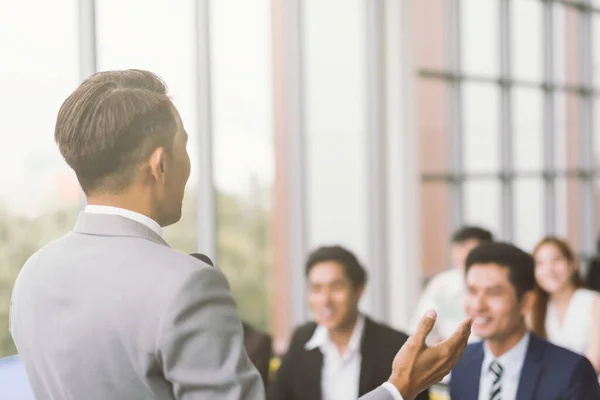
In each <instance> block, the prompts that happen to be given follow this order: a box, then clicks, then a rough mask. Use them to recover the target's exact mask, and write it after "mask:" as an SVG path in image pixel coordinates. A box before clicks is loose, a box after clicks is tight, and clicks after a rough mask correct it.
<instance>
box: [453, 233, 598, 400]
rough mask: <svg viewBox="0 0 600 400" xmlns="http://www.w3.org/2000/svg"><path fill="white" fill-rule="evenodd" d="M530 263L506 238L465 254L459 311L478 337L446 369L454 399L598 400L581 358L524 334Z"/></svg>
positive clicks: (529, 302) (591, 371)
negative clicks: (462, 310)
mask: <svg viewBox="0 0 600 400" xmlns="http://www.w3.org/2000/svg"><path fill="white" fill-rule="evenodd" d="M534 268H535V267H534V261H533V258H532V256H531V255H529V254H528V253H526V252H524V251H522V250H520V249H518V248H517V247H515V246H513V245H510V244H506V243H486V244H482V245H480V246H478V247H476V248H475V249H474V250H472V251H471V253H470V254H469V256H468V257H467V261H466V286H467V295H466V299H465V309H466V312H467V314H468V315H469V316H470V317H472V318H473V319H474V322H473V333H474V334H475V335H477V336H479V337H481V339H483V342H478V343H472V344H470V345H469V346H468V347H467V349H466V350H465V352H464V354H463V356H462V357H461V359H460V361H459V362H458V363H457V365H456V366H455V367H454V368H453V369H452V374H451V380H450V393H451V398H452V399H460V400H500V399H502V400H515V399H519V400H559V399H562V400H565V399H569V400H593V399H600V386H599V385H598V381H597V379H596V373H595V371H594V368H593V367H592V365H591V363H590V362H589V361H588V360H587V359H586V358H585V357H582V356H580V355H577V354H575V353H573V352H570V351H568V350H566V349H563V348H561V347H558V346H555V345H553V344H550V343H548V342H546V341H545V340H543V339H541V338H538V337H536V336H534V335H533V334H531V333H529V332H528V330H527V326H526V323H525V317H526V315H528V314H529V312H530V311H531V309H532V307H533V305H534V302H535V293H534V288H535V277H534Z"/></svg>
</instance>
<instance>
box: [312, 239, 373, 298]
mask: <svg viewBox="0 0 600 400" xmlns="http://www.w3.org/2000/svg"><path fill="white" fill-rule="evenodd" d="M328 261H333V262H336V263H338V264H340V265H341V266H342V267H344V272H345V274H346V276H347V277H348V279H350V282H352V286H353V287H354V288H355V289H356V288H359V287H361V286H364V285H365V284H366V283H367V271H366V270H365V268H364V267H363V266H362V265H361V264H360V262H359V261H358V259H357V258H356V256H355V255H354V253H352V252H351V251H349V250H347V249H345V248H343V247H342V246H323V247H319V248H318V249H316V250H314V251H313V252H312V253H310V254H309V256H308V259H307V261H306V276H307V277H308V274H309V273H310V271H311V270H312V268H313V267H314V266H315V265H317V264H319V263H322V262H328Z"/></svg>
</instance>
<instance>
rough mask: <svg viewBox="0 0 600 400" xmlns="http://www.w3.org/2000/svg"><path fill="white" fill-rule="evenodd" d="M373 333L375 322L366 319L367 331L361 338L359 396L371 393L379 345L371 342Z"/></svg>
mask: <svg viewBox="0 0 600 400" xmlns="http://www.w3.org/2000/svg"><path fill="white" fill-rule="evenodd" d="M372 331H373V322H372V321H371V320H370V319H369V318H365V330H364V333H363V337H362V338H361V346H360V352H361V361H360V380H359V384H358V395H359V396H363V395H365V394H367V392H369V391H370V389H371V387H372V386H373V385H371V384H370V383H371V376H372V373H373V368H374V367H375V365H374V364H375V361H376V360H377V354H376V351H377V344H376V343H373V340H371V337H372V336H373V335H372V333H373V332H372Z"/></svg>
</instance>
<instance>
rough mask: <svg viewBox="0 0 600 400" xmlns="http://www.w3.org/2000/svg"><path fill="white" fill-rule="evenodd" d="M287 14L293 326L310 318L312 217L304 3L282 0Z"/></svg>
mask: <svg viewBox="0 0 600 400" xmlns="http://www.w3.org/2000/svg"><path fill="white" fill-rule="evenodd" d="M281 4H282V5H283V7H284V11H283V31H284V37H285V38H284V41H285V50H284V59H285V65H286V68H285V77H284V79H285V82H286V90H285V93H284V96H285V99H284V102H285V105H286V107H285V132H286V136H287V137H286V139H287V140H286V143H285V147H286V149H285V152H286V167H287V169H288V173H289V178H290V179H289V183H288V204H287V207H288V208H287V217H288V218H289V223H288V224H287V226H288V229H289V231H288V240H289V242H288V244H287V245H288V250H289V251H288V253H289V254H288V268H290V270H291V273H290V276H291V289H292V293H291V296H292V323H293V324H299V323H302V322H303V321H305V320H306V318H307V317H308V316H309V313H308V305H307V300H306V284H305V277H304V272H303V271H302V268H298V266H300V265H302V264H303V262H304V259H305V257H306V251H307V247H306V246H307V232H309V227H310V226H309V214H308V212H307V209H306V204H307V203H306V201H307V200H306V199H307V198H308V197H307V185H306V174H307V172H306V171H307V170H308V164H307V161H306V155H307V153H306V152H307V149H306V137H307V131H306V115H305V90H304V89H305V79H304V68H303V66H304V40H303V38H304V32H303V26H304V2H303V1H302V0H281Z"/></svg>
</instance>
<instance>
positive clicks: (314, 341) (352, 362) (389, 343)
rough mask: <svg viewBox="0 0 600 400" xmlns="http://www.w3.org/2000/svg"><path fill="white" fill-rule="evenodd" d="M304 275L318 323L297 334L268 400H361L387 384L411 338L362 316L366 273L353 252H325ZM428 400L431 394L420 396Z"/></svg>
mask: <svg viewBox="0 0 600 400" xmlns="http://www.w3.org/2000/svg"><path fill="white" fill-rule="evenodd" d="M305 270H306V277H307V284H308V285H307V286H308V304H309V308H310V310H311V312H312V314H313V316H314V318H315V322H309V323H307V324H305V325H303V326H300V327H298V328H297V329H296V330H295V332H294V334H293V337H292V340H291V342H290V345H289V349H288V351H287V353H286V354H285V356H284V357H283V360H282V363H281V366H280V367H279V370H278V372H277V376H276V378H275V381H274V382H273V383H272V385H271V388H270V390H269V396H268V398H269V400H305V399H314V400H353V399H356V398H358V397H359V396H362V395H364V394H365V393H367V392H368V391H370V390H372V389H374V388H376V387H378V386H379V385H381V384H382V383H383V382H385V381H386V380H387V377H388V376H389V375H390V373H391V369H390V365H391V363H392V359H393V354H394V353H396V352H397V351H398V350H399V349H400V347H401V346H402V345H403V344H404V343H405V342H406V340H407V338H408V336H407V335H406V334H404V333H402V332H399V331H396V330H394V329H392V328H390V327H389V326H386V325H384V324H381V323H378V322H375V321H373V320H372V319H371V318H369V317H368V316H366V315H364V314H363V313H361V312H360V311H359V307H358V303H359V301H360V298H361V296H362V295H363V293H364V290H365V285H366V283H367V272H366V270H365V269H364V268H363V266H362V265H361V264H360V262H359V261H358V259H357V258H356V256H355V255H354V254H353V253H352V252H350V251H349V250H347V249H345V248H343V247H341V246H326V247H320V248H318V249H316V250H314V251H313V252H312V253H311V254H310V255H309V256H308V260H307V261H306V266H305ZM373 290H377V288H373ZM428 398H429V397H428V393H427V391H425V392H423V393H421V394H420V395H419V396H417V399H419V400H427V399H428Z"/></svg>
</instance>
